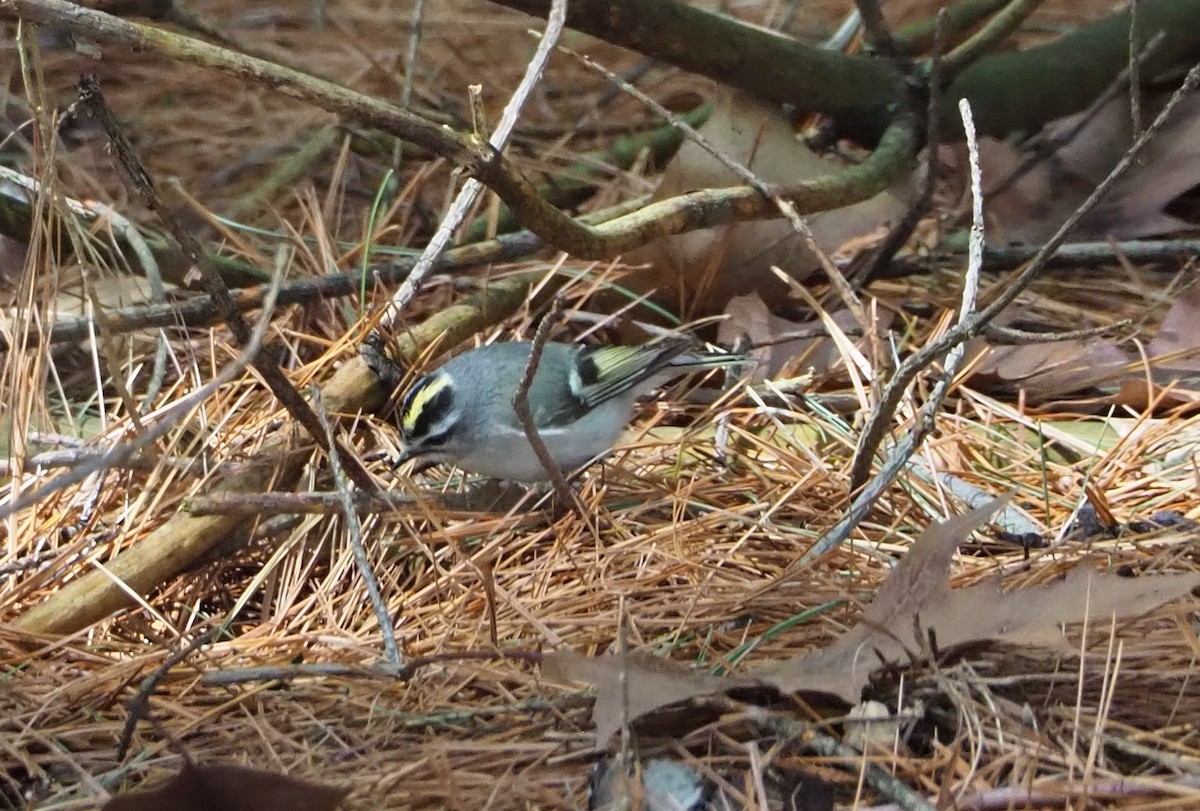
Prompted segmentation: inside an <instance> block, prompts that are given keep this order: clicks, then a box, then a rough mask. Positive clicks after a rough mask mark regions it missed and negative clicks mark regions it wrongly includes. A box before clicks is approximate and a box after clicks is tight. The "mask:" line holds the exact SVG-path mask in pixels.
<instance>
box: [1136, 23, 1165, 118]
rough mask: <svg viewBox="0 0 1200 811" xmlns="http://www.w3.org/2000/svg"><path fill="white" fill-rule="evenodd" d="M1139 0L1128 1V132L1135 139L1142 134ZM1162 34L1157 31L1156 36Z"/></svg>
mask: <svg viewBox="0 0 1200 811" xmlns="http://www.w3.org/2000/svg"><path fill="white" fill-rule="evenodd" d="M1140 6H1141V3H1140V2H1139V0H1129V65H1128V68H1127V69H1128V71H1129V121H1130V123H1131V124H1132V127H1131V128H1130V132H1132V133H1133V137H1134V138H1136V137H1138V136H1139V135H1141V134H1142V77H1141V72H1142V71H1141V67H1142V59H1141V56H1140V55H1139V54H1138V42H1139V40H1141V34H1142V32H1141V31H1140V30H1139V27H1138V8H1140ZM1163 35H1164V32H1162V31H1159V32H1158V36H1160V37H1161V36H1163Z"/></svg>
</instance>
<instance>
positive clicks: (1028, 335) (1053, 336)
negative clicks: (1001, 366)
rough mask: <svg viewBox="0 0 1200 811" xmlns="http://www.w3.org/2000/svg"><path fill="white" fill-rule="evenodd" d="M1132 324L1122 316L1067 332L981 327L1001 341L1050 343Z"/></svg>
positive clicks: (985, 333) (1075, 338) (1110, 332)
mask: <svg viewBox="0 0 1200 811" xmlns="http://www.w3.org/2000/svg"><path fill="white" fill-rule="evenodd" d="M1131 326H1133V319H1131V318H1124V319H1121V320H1120V321H1117V322H1115V323H1112V324H1104V325H1102V326H1099V327H1089V328H1088V329H1073V330H1069V331H1067V332H1028V331H1027V330H1023V329H1013V328H1012V327H1001V326H997V325H996V324H988V325H986V326H985V327H984V328H983V334H984V335H986V336H987V337H989V338H991V339H993V340H995V341H997V342H1001V343H1009V344H1052V343H1056V342H1058V341H1080V340H1083V339H1085V338H1096V337H1099V336H1101V335H1111V334H1112V333H1114V332H1117V331H1118V330H1122V329H1125V328H1126V327H1131Z"/></svg>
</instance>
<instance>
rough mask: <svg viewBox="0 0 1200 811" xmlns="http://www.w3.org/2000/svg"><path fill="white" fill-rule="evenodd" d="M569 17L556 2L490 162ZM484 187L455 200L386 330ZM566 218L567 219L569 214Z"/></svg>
mask: <svg viewBox="0 0 1200 811" xmlns="http://www.w3.org/2000/svg"><path fill="white" fill-rule="evenodd" d="M566 18H567V3H566V0H554V2H553V4H552V5H551V8H550V15H549V17H548V18H547V21H546V32H545V34H544V35H543V38H542V42H541V44H539V46H538V48H537V51H535V53H534V55H533V58H532V59H531V60H530V61H529V66H528V67H527V68H526V69H525V75H524V77H522V79H521V84H520V85H518V86H517V90H516V92H514V93H513V95H512V97H511V98H510V99H509V100H508V104H507V106H505V108H504V113H503V114H502V115H501V116H500V121H499V123H498V124H497V125H496V131H495V132H493V133H492V136H491V138H490V139H489V140H488V142H487V146H486V151H488V152H489V153H490V154H489V157H488V158H487V161H488V163H492V162H493V157H494V158H495V159H498V158H499V157H500V155H501V153H503V151H504V147H505V145H506V144H507V143H508V139H509V137H510V136H511V135H512V131H513V129H514V128H515V127H516V125H517V119H518V118H519V117H520V114H521V109H522V108H523V107H524V106H525V102H526V100H527V99H528V98H529V95H530V93H532V92H533V88H534V87H535V86H537V83H538V82H539V81H540V80H541V77H542V73H543V71H545V69H546V64H547V62H549V60H550V54H551V53H553V51H554V46H555V45H556V44H557V43H558V38H559V36H561V35H562V30H563V25H564V23H565V22H566ZM483 188H484V184H483V182H481V181H480V180H479V179H478V178H475V177H472V178H471V179H470V180H468V181H467V182H466V183H465V184H464V185H463V188H462V191H460V192H459V193H458V197H457V198H455V200H454V203H453V204H452V205H451V206H450V210H449V211H447V212H446V216H445V217H443V218H442V221H441V223H440V224H439V225H438V229H437V231H436V233H434V235H433V237H432V238H431V239H430V240H429V244H428V245H426V246H425V250H424V251H423V252H422V253H421V258H420V259H418V260H417V263H416V264H415V265H414V266H413V269H412V272H411V273H409V274H408V278H406V279H405V280H404V283H403V284H401V285H400V289H399V290H397V291H396V295H395V296H393V297H392V301H391V303H389V304H388V306H387V309H386V310H385V311H384V313H383V316H382V318H381V320H380V327H381V328H382V329H384V330H389V329H394V328H395V326H396V324H397V322H398V321H399V318H400V315H401V313H402V312H403V311H404V308H405V307H407V306H408V303H409V302H410V301H412V298H413V296H415V295H416V294H417V291H418V290H420V289H421V285H422V284H424V282H425V277H426V276H428V275H429V272H430V271H431V270H433V267H434V265H435V264H436V263H437V261H438V258H439V257H441V255H442V252H443V251H445V250H446V246H447V245H449V244H450V239H451V238H452V237H453V236H454V232H455V230H457V228H458V226H459V225H461V224H462V221H463V219H464V218H465V217H466V216H467V212H469V211H470V210H471V207H472V206H474V205H475V200H476V198H478V197H479V194H480V192H482V191H483ZM535 194H536V192H535ZM555 210H557V209H555ZM560 213H561V212H560ZM563 216H564V217H565V216H566V215H563Z"/></svg>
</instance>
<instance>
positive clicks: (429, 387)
mask: <svg viewBox="0 0 1200 811" xmlns="http://www.w3.org/2000/svg"><path fill="white" fill-rule="evenodd" d="M426 381H427V382H426V383H425V384H424V385H422V386H421V387H420V388H418V389H417V390H416V391H414V392H413V393H412V395H411V396H410V397H409V401H408V408H406V409H404V417H403V420H402V424H403V426H404V430H406V431H411V430H413V429H414V428H416V427H417V420H418V419H420V418H421V412H422V411H424V410H425V404H426V403H428V402H429V401H430V400H432V399H433V398H434V397H436V396H437V394H438V392H440V391H441V390H442V389H444V388H446V387H447V386H449V385H450V378H448V377H446V376H445V375H432V376H430V377H428V378H426Z"/></svg>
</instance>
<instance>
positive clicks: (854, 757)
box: [771, 718, 937, 811]
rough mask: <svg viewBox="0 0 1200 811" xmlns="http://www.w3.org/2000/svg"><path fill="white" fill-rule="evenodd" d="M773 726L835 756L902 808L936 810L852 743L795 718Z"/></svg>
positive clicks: (837, 762)
mask: <svg viewBox="0 0 1200 811" xmlns="http://www.w3.org/2000/svg"><path fill="white" fill-rule="evenodd" d="M771 726H773V727H774V728H775V729H776V730H778V731H779V732H780V733H781V734H782V735H785V736H787V737H788V738H792V739H794V740H795V742H796V743H797V744H799V745H800V746H801V747H803V748H804V749H807V750H809V751H812V752H815V753H816V754H818V755H820V756H821V757H825V758H830V759H834V763H833V764H832V765H834V766H837V767H838V768H841V769H844V770H846V771H850V772H851V773H852V774H854V775H856V776H857V775H858V774H859V773H860V771H861V774H862V775H863V777H864V778H865V779H866V782H867V785H869V786H870V787H871V788H873V789H875V790H876V791H878V792H879V793H880V794H882V795H883V796H885V797H887V798H888V799H889V800H891V801H892V802H894V803H895V804H896V807H897V808H898V809H901V810H902V811H936V808H937V807H936V806H935V805H932V804H931V803H929V802H928V801H927V800H926V799H925V798H924V797H922V796H921V795H919V794H917V793H916V792H915V791H913V790H912V789H911V788H909V787H908V786H906V785H905V784H904V783H903V782H902V781H901V780H899V779H898V778H895V777H893V776H892V775H890V774H888V773H887V772H886V771H885V770H883V769H881V768H879V767H878V766H876V765H875V764H873V763H869V762H866V755H864V754H863V753H862V752H861V751H859V750H858V749H855V748H854V747H853V746H849V745H847V744H844V743H842V742H841V741H839V740H837V739H836V738H833V737H831V736H829V735H826V734H825V733H823V732H819V731H817V730H814V729H811V728H809V727H808V726H804V727H801V725H800V724H798V723H796V722H795V721H792V720H789V719H783V718H776V719H773V720H772V721H771Z"/></svg>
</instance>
